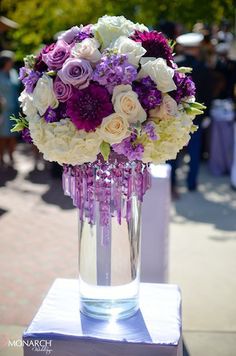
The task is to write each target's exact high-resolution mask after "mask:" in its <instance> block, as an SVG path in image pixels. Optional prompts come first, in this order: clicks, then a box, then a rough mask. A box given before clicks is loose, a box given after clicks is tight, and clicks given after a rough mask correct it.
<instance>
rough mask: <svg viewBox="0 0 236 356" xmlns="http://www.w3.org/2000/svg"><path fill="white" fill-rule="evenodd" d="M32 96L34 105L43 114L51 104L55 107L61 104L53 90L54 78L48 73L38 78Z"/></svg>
mask: <svg viewBox="0 0 236 356" xmlns="http://www.w3.org/2000/svg"><path fill="white" fill-rule="evenodd" d="M32 96H33V101H34V105H35V106H36V108H37V109H38V112H39V114H40V115H41V116H42V115H43V114H44V113H45V111H46V110H47V109H48V107H49V106H50V107H51V108H52V109H54V108H56V107H57V106H58V104H59V103H58V100H57V98H56V96H55V94H54V91H53V80H52V78H50V77H49V76H47V75H46V74H44V75H43V76H42V77H41V78H40V79H39V80H38V82H37V84H36V87H35V89H34V91H33V94H32Z"/></svg>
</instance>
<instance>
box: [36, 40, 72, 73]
mask: <svg viewBox="0 0 236 356" xmlns="http://www.w3.org/2000/svg"><path fill="white" fill-rule="evenodd" d="M70 50H71V48H70V46H69V45H68V44H67V43H66V42H65V41H63V40H59V41H57V43H56V44H55V46H53V48H52V50H51V51H49V52H47V53H42V60H43V61H44V62H45V63H46V64H47V66H48V68H49V69H52V70H58V69H61V67H62V65H63V63H64V62H65V60H66V59H67V58H68V57H69V56H70Z"/></svg>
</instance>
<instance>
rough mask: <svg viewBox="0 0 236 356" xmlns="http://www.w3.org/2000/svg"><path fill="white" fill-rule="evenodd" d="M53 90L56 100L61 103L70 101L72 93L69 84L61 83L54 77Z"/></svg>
mask: <svg viewBox="0 0 236 356" xmlns="http://www.w3.org/2000/svg"><path fill="white" fill-rule="evenodd" d="M53 90H54V93H55V95H56V98H57V99H58V100H59V101H61V102H62V103H64V102H66V101H67V100H68V99H70V97H71V95H72V93H73V89H72V86H71V85H70V84H65V83H63V82H62V81H61V79H60V78H58V77H56V79H55V81H54V83H53Z"/></svg>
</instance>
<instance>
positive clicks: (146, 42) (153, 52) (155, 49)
mask: <svg viewBox="0 0 236 356" xmlns="http://www.w3.org/2000/svg"><path fill="white" fill-rule="evenodd" d="M131 39H132V40H134V41H135V42H141V43H142V47H143V48H145V49H146V51H147V52H146V53H145V54H144V57H155V58H159V57H160V58H164V59H165V60H166V61H167V64H168V65H169V66H171V67H173V64H172V61H173V54H172V49H171V47H170V45H169V43H168V41H167V39H166V38H165V36H164V35H163V34H162V33H161V32H157V31H150V32H149V31H143V32H141V31H137V30H136V31H135V32H134V34H133V35H132V36H131Z"/></svg>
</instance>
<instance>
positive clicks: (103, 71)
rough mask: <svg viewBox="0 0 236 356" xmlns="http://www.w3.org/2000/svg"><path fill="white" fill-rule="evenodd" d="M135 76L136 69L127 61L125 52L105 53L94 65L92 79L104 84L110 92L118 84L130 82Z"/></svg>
mask: <svg viewBox="0 0 236 356" xmlns="http://www.w3.org/2000/svg"><path fill="white" fill-rule="evenodd" d="M136 77H137V69H136V68H135V67H134V66H132V65H131V64H129V63H128V60H127V56H126V55H125V54H119V55H117V54H109V53H108V54H106V55H104V56H103V57H102V58H101V61H100V62H99V63H98V64H97V65H96V68H95V71H94V73H93V80H94V81H96V82H98V83H99V84H101V85H103V86H106V88H107V89H108V91H109V92H110V93H112V91H113V88H114V87H115V86H116V85H119V84H131V83H132V82H133V81H134V80H135V79H136Z"/></svg>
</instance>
